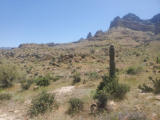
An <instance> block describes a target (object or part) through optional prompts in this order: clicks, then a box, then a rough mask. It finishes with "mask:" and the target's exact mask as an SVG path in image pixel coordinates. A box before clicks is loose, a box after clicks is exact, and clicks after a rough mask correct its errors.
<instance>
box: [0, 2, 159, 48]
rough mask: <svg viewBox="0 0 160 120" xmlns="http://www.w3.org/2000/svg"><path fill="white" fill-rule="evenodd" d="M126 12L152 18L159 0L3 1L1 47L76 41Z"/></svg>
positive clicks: (105, 25)
mask: <svg viewBox="0 0 160 120" xmlns="http://www.w3.org/2000/svg"><path fill="white" fill-rule="evenodd" d="M127 13H135V14H136V15H137V16H139V17H141V18H143V19H148V18H151V17H152V16H153V15H155V14H157V13H160V0H0V47H16V46H18V45H19V44H21V43H49V42H55V43H64V42H65V43H66V42H72V41H76V40H78V39H79V38H81V37H86V35H87V33H88V32H92V33H93V34H94V33H95V32H96V31H97V30H100V29H101V30H104V31H106V30H107V29H108V27H109V24H110V22H111V21H112V20H113V18H114V17H116V16H120V17H122V16H124V15H125V14H127Z"/></svg>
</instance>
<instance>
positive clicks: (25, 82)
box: [20, 80, 33, 90]
mask: <svg viewBox="0 0 160 120" xmlns="http://www.w3.org/2000/svg"><path fill="white" fill-rule="evenodd" d="M20 83H21V88H22V90H28V89H29V88H30V86H31V85H32V83H33V82H32V80H22V81H21V82H20Z"/></svg>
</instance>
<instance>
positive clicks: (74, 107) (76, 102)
mask: <svg viewBox="0 0 160 120" xmlns="http://www.w3.org/2000/svg"><path fill="white" fill-rule="evenodd" d="M69 104H70V107H69V109H68V114H74V113H78V112H80V111H82V110H83V104H84V103H83V101H81V100H80V99H79V98H71V99H70V100H69Z"/></svg>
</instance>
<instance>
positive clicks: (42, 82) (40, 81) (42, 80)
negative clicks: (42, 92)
mask: <svg viewBox="0 0 160 120" xmlns="http://www.w3.org/2000/svg"><path fill="white" fill-rule="evenodd" d="M35 82H36V84H37V85H38V86H48V85H50V78H49V77H48V76H40V77H38V78H37V79H36V80H35Z"/></svg>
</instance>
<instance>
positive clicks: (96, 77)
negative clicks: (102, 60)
mask: <svg viewBox="0 0 160 120" xmlns="http://www.w3.org/2000/svg"><path fill="white" fill-rule="evenodd" d="M89 79H90V80H97V79H99V75H98V73H97V72H91V73H89Z"/></svg>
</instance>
